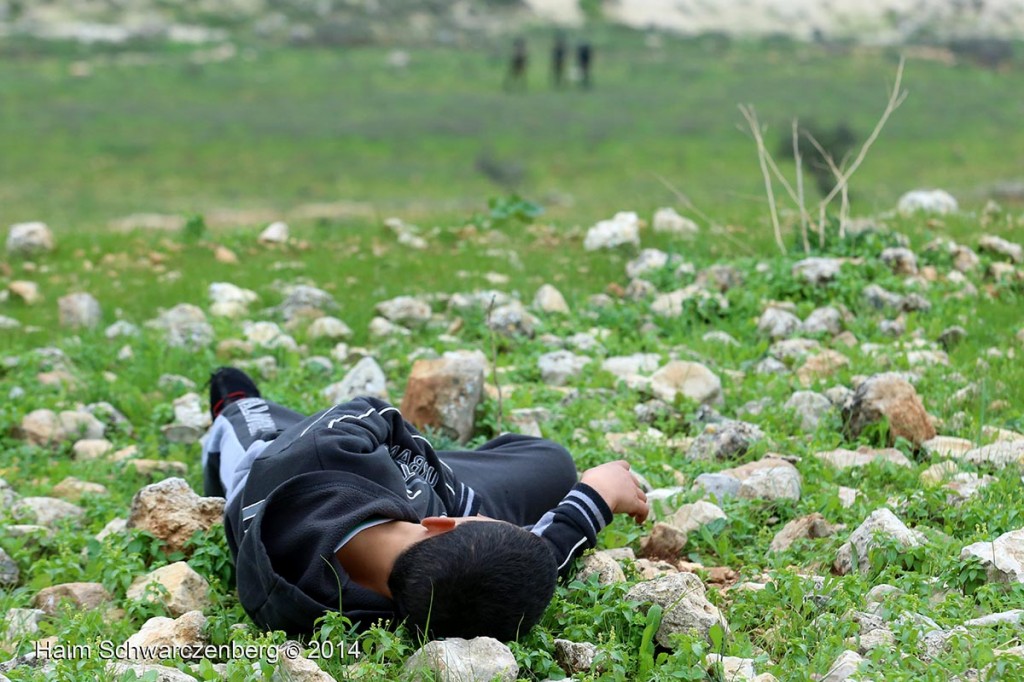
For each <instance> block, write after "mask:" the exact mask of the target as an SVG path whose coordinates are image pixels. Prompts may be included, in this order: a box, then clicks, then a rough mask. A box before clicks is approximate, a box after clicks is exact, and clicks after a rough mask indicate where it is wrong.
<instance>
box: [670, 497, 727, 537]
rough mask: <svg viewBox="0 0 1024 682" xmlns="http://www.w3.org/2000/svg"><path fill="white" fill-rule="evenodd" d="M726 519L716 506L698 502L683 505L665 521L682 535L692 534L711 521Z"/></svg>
mask: <svg viewBox="0 0 1024 682" xmlns="http://www.w3.org/2000/svg"><path fill="white" fill-rule="evenodd" d="M726 518H727V517H726V515H725V512H724V511H722V510H721V508H720V507H719V506H718V505H716V504H712V503H711V502H706V501H704V500H698V501H696V502H694V503H692V504H684V505H683V506H682V507H680V508H679V509H677V510H676V512H675V513H674V514H672V516H670V517H669V518H668V519H666V522H667V523H668V524H669V525H671V526H674V527H676V528H678V529H679V530H681V531H683V532H684V533H692V532H694V531H696V530H698V529H700V527H701V526H705V525H707V524H709V523H711V522H712V521H717V520H718V519H723V520H724V519H726Z"/></svg>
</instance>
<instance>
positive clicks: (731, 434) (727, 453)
mask: <svg viewBox="0 0 1024 682" xmlns="http://www.w3.org/2000/svg"><path fill="white" fill-rule="evenodd" d="M763 439H764V432H763V431H761V429H760V428H759V427H758V426H756V425H755V424H750V423H748V422H743V421H737V420H732V419H725V420H723V421H721V422H719V423H717V424H714V423H713V424H708V425H707V426H705V427H704V431H702V432H701V434H700V435H699V436H697V439H696V440H694V441H693V444H692V445H691V446H690V448H689V449H688V450H687V452H686V456H687V457H688V458H689V459H731V458H734V457H741V456H743V455H744V454H745V453H746V452H747V450H748V449H750V447H751V446H752V445H753V444H754V443H756V442H758V441H760V440H763Z"/></svg>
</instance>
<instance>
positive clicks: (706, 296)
mask: <svg viewBox="0 0 1024 682" xmlns="http://www.w3.org/2000/svg"><path fill="white" fill-rule="evenodd" d="M690 301H695V302H696V306H697V308H698V309H699V310H704V309H708V310H716V309H717V310H719V311H723V310H728V309H729V300H728V299H727V298H725V297H724V296H722V295H721V294H720V293H718V292H711V291H708V290H707V289H705V288H703V287H701V286H698V285H696V284H690V285H689V286H685V287H683V288H682V289H676V290H675V291H670V292H668V293H667V294H659V295H658V296H655V298H654V300H653V301H652V302H651V312H652V313H654V314H655V315H658V316H660V317H668V318H676V317H681V316H682V315H683V313H684V312H685V311H686V310H687V306H686V304H687V303H688V302H690Z"/></svg>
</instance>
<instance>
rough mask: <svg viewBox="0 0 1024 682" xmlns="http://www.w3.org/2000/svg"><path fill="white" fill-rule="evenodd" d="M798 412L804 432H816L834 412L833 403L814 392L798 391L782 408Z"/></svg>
mask: <svg viewBox="0 0 1024 682" xmlns="http://www.w3.org/2000/svg"><path fill="white" fill-rule="evenodd" d="M782 407H783V409H786V410H792V411H794V412H796V414H797V416H798V417H799V418H800V428H801V430H803V431H808V432H809V431H814V430H815V429H817V428H818V424H819V423H820V422H821V420H822V419H823V418H824V417H825V415H827V414H828V413H829V412H830V411H831V410H832V401H830V400H829V399H828V398H826V397H825V396H823V395H821V394H820V393H815V392H814V391H797V392H795V393H794V394H793V395H791V396H790V397H789V400H787V401H786V402H785V404H784V405H783V406H782Z"/></svg>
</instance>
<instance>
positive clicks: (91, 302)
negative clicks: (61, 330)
mask: <svg viewBox="0 0 1024 682" xmlns="http://www.w3.org/2000/svg"><path fill="white" fill-rule="evenodd" d="M57 308H58V314H59V317H60V324H61V326H62V327H72V328H80V327H84V328H86V329H91V328H93V327H96V326H97V325H99V323H100V321H101V320H102V317H103V311H102V310H101V309H100V303H99V301H97V300H96V299H95V298H93V296H92V295H91V294H87V293H83V292H79V293H74V294H68V295H67V296H61V297H60V298H59V299H58V300H57Z"/></svg>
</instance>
